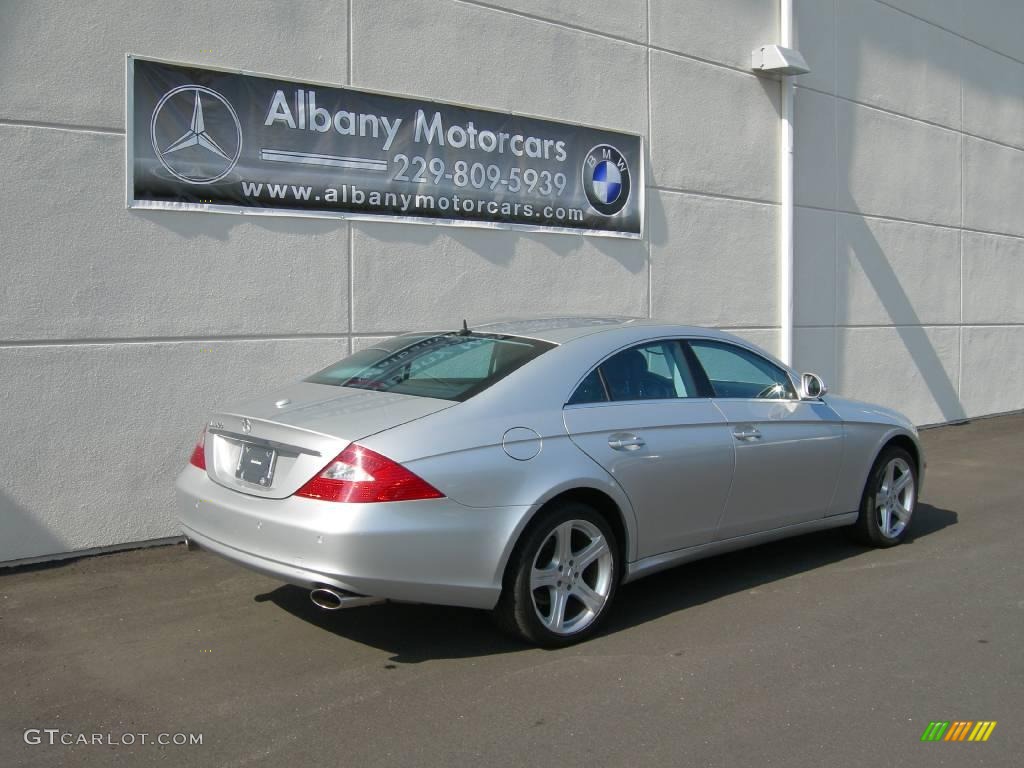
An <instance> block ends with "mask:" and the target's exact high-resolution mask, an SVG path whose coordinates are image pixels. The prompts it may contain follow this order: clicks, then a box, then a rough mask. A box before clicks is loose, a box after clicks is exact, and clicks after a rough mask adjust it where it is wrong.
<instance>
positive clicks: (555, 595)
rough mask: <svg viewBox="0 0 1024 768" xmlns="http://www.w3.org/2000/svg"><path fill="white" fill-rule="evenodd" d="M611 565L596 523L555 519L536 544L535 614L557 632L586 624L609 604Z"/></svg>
mask: <svg viewBox="0 0 1024 768" xmlns="http://www.w3.org/2000/svg"><path fill="white" fill-rule="evenodd" d="M614 567H615V559H614V557H613V556H612V551H611V547H609V545H608V541H607V540H606V539H605V537H604V536H603V535H602V533H601V530H600V529H599V528H598V527H597V526H596V525H594V524H593V523H591V522H589V521H587V520H568V521H566V522H564V523H559V524H558V525H557V526H556V527H555V528H554V529H552V530H551V532H550V533H549V534H548V535H547V537H546V538H545V539H544V541H543V543H542V544H541V545H540V547H539V548H538V550H537V554H536V555H535V556H534V558H533V562H532V567H531V570H530V597H531V600H532V602H533V609H534V611H536V614H537V618H539V619H540V621H541V623H542V624H543V625H544V626H545V627H546V628H547V629H548V630H550V631H551V632H554V633H555V634H559V635H571V634H575V633H576V632H580V631H582V630H583V629H585V628H586V627H588V626H590V624H592V623H593V622H594V620H595V619H596V618H597V617H598V615H599V614H600V613H601V610H602V609H603V608H604V606H605V603H607V602H608V597H609V595H610V594H611V591H612V585H613V582H614V578H613V577H614Z"/></svg>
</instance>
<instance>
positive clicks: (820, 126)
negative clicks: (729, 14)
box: [796, 0, 1024, 424]
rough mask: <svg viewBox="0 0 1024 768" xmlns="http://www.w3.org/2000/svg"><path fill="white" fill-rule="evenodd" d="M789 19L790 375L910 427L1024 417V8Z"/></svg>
mask: <svg viewBox="0 0 1024 768" xmlns="http://www.w3.org/2000/svg"><path fill="white" fill-rule="evenodd" d="M796 7H797V43H798V46H799V47H800V49H801V50H802V51H803V53H804V54H805V56H806V58H807V60H808V63H809V64H810V66H811V68H812V70H813V72H812V73H811V74H809V75H806V76H804V77H800V78H797V85H798V88H797V96H796V136H797V139H796V199H797V204H798V206H799V207H798V209H797V213H796V221H797V233H796V252H797V253H796V260H797V265H798V266H797V269H798V273H797V289H796V324H797V332H796V337H797V344H796V357H797V360H796V362H797V364H798V365H801V366H803V367H805V368H817V369H820V370H821V371H822V372H824V374H825V376H826V378H827V379H829V380H831V382H832V383H833V385H834V389H836V390H837V391H840V392H842V393H844V394H849V395H852V396H863V397H865V398H867V399H873V400H877V401H879V402H883V403H887V404H890V405H893V406H895V407H898V408H900V409H902V410H904V411H905V412H906V413H907V414H908V415H910V416H911V418H913V419H914V421H915V422H917V423H919V424H929V423H938V422H945V421H952V420H957V419H962V418H964V417H972V416H979V415H983V414H990V413H999V412H1003V411H1009V410H1016V409H1020V408H1024V392H1022V391H1021V389H1020V387H1018V386H1016V383H1015V382H1016V380H1017V379H1018V378H1019V377H1020V376H1021V374H1022V373H1024V323H1022V317H1024V217H1022V216H1021V202H1022V200H1024V36H1022V35H1021V34H1020V33H1021V30H1024V3H1018V2H1012V1H1011V0H798V1H797V6H796Z"/></svg>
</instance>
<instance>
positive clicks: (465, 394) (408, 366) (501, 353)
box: [306, 333, 555, 401]
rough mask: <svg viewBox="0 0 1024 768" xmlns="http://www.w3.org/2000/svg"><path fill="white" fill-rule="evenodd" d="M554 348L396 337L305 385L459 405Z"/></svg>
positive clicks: (480, 338)
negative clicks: (364, 390) (313, 384)
mask: <svg viewBox="0 0 1024 768" xmlns="http://www.w3.org/2000/svg"><path fill="white" fill-rule="evenodd" d="M554 346H555V345H554V344H551V343H549V342H546V341H538V340H536V339H525V338H519V337H516V336H503V335H498V334H483V333H470V334H463V333H444V334H430V335H410V336H401V337H398V338H396V339H390V340H388V341H387V342H384V343H381V344H377V345H375V346H373V347H370V348H368V349H364V350H362V351H360V352H356V353H355V354H354V355H352V356H350V357H347V358H345V359H344V360H342V361H340V362H338V363H335V364H334V365H332V366H330V367H328V368H325V369H324V370H322V371H320V372H319V373H316V374H314V375H312V376H310V377H309V378H308V379H306V381H311V382H313V383H315V384H331V385H334V386H337V387H352V388H354V389H371V390H375V391H379V392H397V393H400V394H403V395H417V396H419V397H436V398H442V399H445V400H456V401H462V400H467V399H468V398H470V397H472V396H473V395H475V394H477V393H479V392H482V391H483V390H485V389H487V388H488V387H489V386H491V385H492V384H494V383H495V382H496V381H499V380H501V379H502V378H504V377H505V376H507V375H508V374H510V373H512V372H513V371H514V370H516V369H517V368H520V367H521V366H523V365H525V364H526V363H528V362H530V361H531V360H533V359H534V358H535V357H537V356H538V355H541V354H543V353H544V352H546V351H547V350H549V349H551V348H553V347H554Z"/></svg>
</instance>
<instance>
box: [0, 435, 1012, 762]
mask: <svg viewBox="0 0 1024 768" xmlns="http://www.w3.org/2000/svg"><path fill="white" fill-rule="evenodd" d="M923 440H924V444H925V448H926V451H927V454H928V462H929V466H928V474H927V480H926V484H925V489H924V494H923V497H922V501H921V503H920V504H919V506H918V510H917V513H916V516H915V519H914V522H913V526H912V530H911V538H910V540H909V541H908V542H907V543H906V544H904V545H902V546H899V547H896V548H893V549H888V550H872V549H865V548H862V547H861V546H859V545H857V544H854V543H852V542H851V540H850V539H849V538H848V537H847V536H846V535H845V532H844V531H827V532H824V533H819V534H812V535H808V536H804V537H800V538H797V539H791V540H788V541H785V542H778V543H774V544H768V545H765V546H761V547H758V548H756V549H752V550H747V551H744V552H737V553H732V554H729V555H725V556H721V557H718V558H714V559H711V560H705V561H702V562H698V563H693V564H690V565H686V566H683V567H680V568H677V569H674V570H672V571H668V572H665V573H662V574H658V575H656V576H653V577H650V578H648V579H645V580H642V581H639V582H636V583H634V584H630V585H627V586H625V587H623V588H622V590H621V591H620V593H619V598H618V602H617V605H616V607H615V612H614V615H613V616H612V617H611V619H612V620H611V621H610V623H609V625H608V627H607V629H606V631H605V632H604V633H603V634H602V635H601V636H599V637H597V638H596V639H594V640H592V641H590V642H588V643H586V644H584V645H580V646H577V647H573V648H569V649H564V650H559V651H546V650H539V649H533V648H528V647H525V646H523V645H521V644H520V643H518V642H516V641H514V640H512V639H509V638H506V637H505V636H503V635H501V634H499V633H498V632H497V630H496V629H495V628H494V627H493V626H492V624H491V623H490V620H489V618H488V616H487V615H486V614H484V613H480V612H476V611H471V610H463V609H455V608H438V607H430V606H417V605H392V604H389V605H381V606H373V607H368V608H359V609H353V610H351V611H345V612H339V613H335V614H329V613H323V612H320V611H319V610H318V609H316V608H315V607H314V606H313V605H312V604H310V602H309V599H308V597H307V595H306V593H305V592H303V591H302V590H298V589H294V588H291V587H287V586H281V585H280V584H278V583H276V582H274V581H273V580H271V579H268V578H265V577H263V576H260V575H256V574H253V573H250V572H248V571H246V570H243V569H241V568H238V567H236V566H234V565H232V564H230V563H227V562H224V561H221V560H219V559H218V558H216V557H214V556H212V555H210V554H207V553H204V552H188V551H186V550H185V548H184V547H183V546H171V547H161V548H151V549H144V550H137V551H133V552H127V553H120V554H113V555H106V556H102V557H92V558H85V559H81V560H77V561H72V562H66V563H64V564H59V565H51V566H45V567H34V568H30V569H22V570H13V571H11V570H9V571H6V572H4V571H0V702H2V705H0V766H5V767H6V766H21V765H25V766H50V765H75V766H93V765H96V766H101V765H102V766H108V765H132V766H135V765H139V766H148V765H173V766H250V765H254V766H274V767H275V768H278V767H280V766H306V765H308V766H331V767H332V768H333V767H335V766H360V767H362V766H378V765H382V766H449V765H457V766H458V765H474V766H477V765H478V766H488V767H490V766H525V765H537V766H566V767H568V766H584V765H585V766H642V765H672V766H676V765H679V766H747V765H750V766H772V765H778V766H889V765H892V766H896V765H899V766H918V765H920V766H971V765H985V766H1019V765H1022V764H1024V717H1022V715H1024V519H1022V514H1021V511H1022V505H1021V501H1022V498H1024V469H1022V468H1024V416H1022V415H1014V416H1005V417H999V418H993V419H985V420H980V421H976V422H974V423H970V424H965V425H961V426H951V427H942V428H939V429H934V430H928V431H926V432H924V433H923ZM170 481H171V479H170V478H169V479H168V482H170ZM933 720H942V721H958V720H960V721H968V720H969V721H980V720H989V721H996V722H997V723H998V724H997V726H996V727H995V729H994V730H993V731H992V734H991V736H990V738H989V740H988V741H987V742H984V743H973V742H957V743H953V742H936V743H930V742H922V741H921V740H920V739H921V734H922V732H923V731H924V729H925V728H926V726H927V725H928V724H929V722H930V721H933ZM142 734H146V737H145V741H146V743H142V739H143V737H142ZM179 734H182V736H179ZM94 735H95V736H98V737H99V742H100V743H91V742H93V741H94V740H95V737H94ZM83 737H84V739H85V741H86V742H90V743H84V744H83V743H81V742H82V740H83ZM182 738H184V739H185V740H186V743H185V744H174V743H173V742H174V741H175V740H179V741H180V740H181V739H182ZM197 738H198V739H201V743H187V742H188V741H189V740H191V741H195V740H196V739H197ZM129 739H130V740H131V741H132V742H134V743H127V744H126V743H124V742H125V741H128V740H129ZM158 739H161V740H166V741H170V742H171V743H169V744H166V745H160V744H156V743H154V742H155V741H157V740H158ZM62 740H63V741H71V742H72V743H71V744H63V743H61V742H62ZM51 741H53V743H52V744H51V743H50V742H51Z"/></svg>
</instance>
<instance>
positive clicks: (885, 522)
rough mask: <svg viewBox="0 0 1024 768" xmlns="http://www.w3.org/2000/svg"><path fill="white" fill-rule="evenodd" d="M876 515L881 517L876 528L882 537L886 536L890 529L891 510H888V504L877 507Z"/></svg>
mask: <svg viewBox="0 0 1024 768" xmlns="http://www.w3.org/2000/svg"><path fill="white" fill-rule="evenodd" d="M878 513H879V515H880V516H881V520H880V521H879V524H878V527H879V528H880V529H881V530H882V535H884V536H888V535H889V531H890V530H891V529H892V510H891V509H889V505H888V504H885V505H883V506H882V507H879V509H878Z"/></svg>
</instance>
